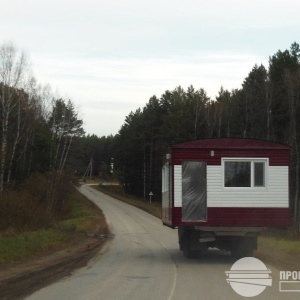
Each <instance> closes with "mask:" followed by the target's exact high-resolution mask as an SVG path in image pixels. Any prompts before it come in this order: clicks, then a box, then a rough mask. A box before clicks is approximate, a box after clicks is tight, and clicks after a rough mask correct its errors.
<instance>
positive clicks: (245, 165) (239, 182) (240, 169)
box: [225, 161, 251, 187]
mask: <svg viewBox="0 0 300 300" xmlns="http://www.w3.org/2000/svg"><path fill="white" fill-rule="evenodd" d="M225 187H251V162H250V161H249V162H244V161H226V162H225Z"/></svg>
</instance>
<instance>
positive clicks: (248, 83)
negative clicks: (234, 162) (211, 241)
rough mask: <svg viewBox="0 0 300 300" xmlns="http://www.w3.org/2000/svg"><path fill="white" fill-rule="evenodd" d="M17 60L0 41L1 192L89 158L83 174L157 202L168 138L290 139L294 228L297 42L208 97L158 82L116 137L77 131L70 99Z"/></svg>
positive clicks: (298, 209)
mask: <svg viewBox="0 0 300 300" xmlns="http://www.w3.org/2000/svg"><path fill="white" fill-rule="evenodd" d="M12 52H13V53H12ZM12 54H13V55H12ZM24 64H25V57H24V56H23V55H22V53H21V54H20V53H18V52H16V50H15V49H14V47H13V46H12V45H3V46H2V47H1V49H0V88H1V91H0V102H1V106H0V129H1V132H0V147H1V149H0V195H1V197H2V198H4V196H3V195H4V194H5V193H6V192H5V191H7V190H10V189H15V188H16V186H19V185H20V183H22V182H23V181H25V180H27V179H28V178H30V176H32V175H33V174H41V173H42V174H45V175H46V176H47V178H48V183H49V184H50V186H51V187H55V186H57V185H58V184H59V183H58V182H57V180H58V178H60V177H61V176H63V175H62V174H71V175H77V176H83V175H84V174H85V172H86V168H87V167H88V165H89V163H91V162H92V164H93V169H92V174H90V175H91V176H94V177H99V176H100V177H101V178H102V179H108V180H110V179H111V177H112V176H113V177H114V179H118V180H119V181H120V183H121V184H122V186H123V189H124V192H126V193H130V194H133V195H136V196H138V197H143V198H147V197H148V195H149V193H150V192H153V194H154V196H153V198H152V199H153V200H154V201H160V200H161V199H160V194H161V166H162V158H163V155H164V153H165V152H166V151H167V149H168V148H169V147H170V146H171V145H173V144H178V143H182V142H186V141H192V140H197V139H204V138H218V137H243V138H257V139H264V140H270V141H274V142H279V143H282V144H287V145H290V146H291V147H292V161H291V178H290V185H291V186H290V199H291V208H292V212H293V217H294V228H295V229H296V230H297V231H298V232H299V229H300V217H299V216H300V205H299V170H300V165H299V159H300V157H299V146H300V142H299V139H300V135H299V132H300V122H299V121H297V120H298V119H299V116H300V115H299V114H300V107H299V105H300V99H299V98H300V46H299V44H298V43H296V42H294V43H293V44H292V45H291V46H290V48H289V49H287V50H278V51H277V52H276V53H275V54H273V55H271V56H270V57H269V64H268V66H263V65H255V66H253V68H252V70H250V71H249V74H248V75H247V76H246V78H245V79H244V81H243V82H242V84H241V88H237V89H233V90H230V91H229V90H226V89H225V88H224V87H220V90H219V92H218V96H217V97H216V98H215V99H211V98H210V97H208V95H207V93H206V91H205V88H204V87H203V88H202V87H201V88H195V87H193V86H192V85H191V86H189V87H188V88H187V89H184V88H182V87H181V86H178V87H175V88H174V89H173V90H168V89H166V91H165V92H164V93H163V94H162V95H161V96H160V97H157V96H156V95H153V96H152V97H150V99H149V100H148V102H147V103H146V104H145V106H144V107H142V108H137V109H136V111H133V112H130V113H129V114H128V116H127V117H126V118H125V120H124V124H123V125H122V127H121V128H120V130H119V132H118V133H117V134H116V135H114V136H112V135H111V136H102V137H98V136H96V135H85V134H84V129H83V127H82V120H80V119H79V118H78V112H76V110H75V108H74V105H73V103H72V101H71V100H70V99H62V98H60V97H58V98H57V97H54V96H53V95H52V94H51V92H50V91H49V87H47V86H44V87H43V86H41V85H38V84H37V82H36V80H35V79H34V78H32V77H30V76H28V74H25V73H26V72H25V68H24ZM199 84H201V82H200V83H199ZM166 88H168V87H166ZM112 163H113V170H112V166H111V165H112ZM52 194H53V192H52ZM53 199H54V198H51V192H49V193H48V194H47V196H45V200H44V201H45V203H46V204H47V205H46V207H47V208H48V209H52V208H53V207H56V206H57V205H56V204H55V203H56V202H55V201H54V200H53ZM1 201H2V200H1ZM1 201H0V202H1ZM2 202H3V201H2ZM58 207H59V205H58ZM0 225H1V224H0Z"/></svg>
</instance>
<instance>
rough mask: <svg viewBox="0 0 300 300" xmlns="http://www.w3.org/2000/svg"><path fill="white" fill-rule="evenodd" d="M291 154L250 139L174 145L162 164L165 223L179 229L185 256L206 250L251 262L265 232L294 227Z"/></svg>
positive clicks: (283, 147) (285, 147)
mask: <svg viewBox="0 0 300 300" xmlns="http://www.w3.org/2000/svg"><path fill="white" fill-rule="evenodd" d="M290 155H291V148H290V147H289V146H288V145H284V144H279V143H275V142H271V141H265V140H258V139H247V138H217V139H203V140H195V141H191V142H186V143H181V144H177V145H173V146H171V147H170V148H169V150H168V151H167V153H166V154H165V156H164V158H163V167H162V222H163V224H164V225H166V226H169V227H171V228H174V229H178V242H179V247H180V250H182V251H183V254H184V256H186V257H187V258H193V257H196V256H199V255H201V254H203V253H205V252H206V250H207V249H208V248H212V247H213V248H218V249H221V250H226V251H231V254H232V255H233V256H234V257H236V258H239V257H244V256H253V252H254V250H256V249H257V237H258V235H259V233H260V232H262V231H263V230H266V229H267V228H270V227H271V228H273V227H288V226H290V224H291V212H290V203H289V168H290Z"/></svg>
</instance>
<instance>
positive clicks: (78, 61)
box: [0, 0, 300, 136]
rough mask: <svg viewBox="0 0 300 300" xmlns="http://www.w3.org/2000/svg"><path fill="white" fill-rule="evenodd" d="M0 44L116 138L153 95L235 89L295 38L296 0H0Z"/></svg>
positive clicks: (298, 23)
mask: <svg viewBox="0 0 300 300" xmlns="http://www.w3.org/2000/svg"><path fill="white" fill-rule="evenodd" d="M0 4H1V6H0V7H1V18H0V39H2V41H1V40H0V43H3V42H6V41H11V42H13V43H14V44H15V45H16V46H17V47H18V48H20V49H22V50H24V51H26V52H27V53H28V54H29V56H30V61H31V68H32V70H33V73H34V75H35V77H36V79H37V80H38V82H39V83H43V84H50V86H51V87H52V89H53V90H58V92H59V94H60V95H61V96H62V97H69V98H70V99H71V100H72V101H73V103H75V105H76V106H77V107H78V109H79V111H80V116H81V118H82V119H83V121H84V129H85V130H86V132H87V133H89V134H96V135H98V136H103V135H109V134H116V133H118V131H119V129H120V128H121V126H122V124H123V123H124V120H125V117H126V116H127V115H128V114H129V113H130V112H131V111H135V110H136V109H137V108H139V107H144V106H145V104H146V103H147V102H148V100H149V98H150V97H151V96H153V95H156V96H157V97H160V96H161V95H162V94H163V93H164V92H165V91H166V90H173V89H175V88H176V87H177V86H179V85H181V86H182V87H183V88H184V89H187V87H188V86H190V85H193V86H194V88H195V89H200V88H204V89H205V90H206V91H207V94H208V96H209V97H211V98H212V99H214V98H215V96H216V95H217V94H218V91H219V90H220V88H221V86H223V87H224V88H225V89H229V90H231V89H233V88H240V87H241V84H242V82H243V79H244V78H245V77H246V76H247V75H248V73H249V72H250V71H251V69H252V68H253V66H254V65H255V64H261V63H262V64H264V65H265V66H266V67H267V65H268V59H269V56H271V55H273V54H275V53H276V52H277V51H278V50H279V49H280V50H285V49H289V47H290V45H291V44H292V43H293V42H294V41H296V42H298V43H300V18H299V12H300V1H299V0H226V1H224V0H209V1H207V0H205V1H202V0H185V1H182V0H180V1H179V0H151V1H150V0H147V1H145V0H139V1H138V0H118V1H117V0H59V1H58V0H43V1H41V0H26V1H24V0H0Z"/></svg>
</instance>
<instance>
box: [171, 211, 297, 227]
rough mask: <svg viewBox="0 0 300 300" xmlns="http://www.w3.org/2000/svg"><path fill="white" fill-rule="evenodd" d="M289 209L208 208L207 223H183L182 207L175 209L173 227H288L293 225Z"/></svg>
mask: <svg viewBox="0 0 300 300" xmlns="http://www.w3.org/2000/svg"><path fill="white" fill-rule="evenodd" d="M291 220H292V219H291V213H290V209H289V208H260V207H246V208H245V207H208V208H207V222H182V221H181V207H175V208H173V227H177V226H179V225H186V226H200V225H201V226H226V227H230V226H232V227H235V226H240V227H243V226H245V227H286V226H290V225H291Z"/></svg>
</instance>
